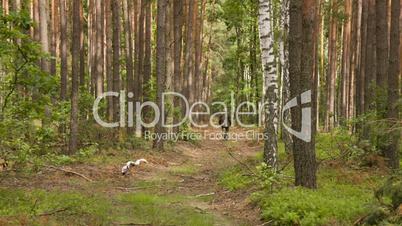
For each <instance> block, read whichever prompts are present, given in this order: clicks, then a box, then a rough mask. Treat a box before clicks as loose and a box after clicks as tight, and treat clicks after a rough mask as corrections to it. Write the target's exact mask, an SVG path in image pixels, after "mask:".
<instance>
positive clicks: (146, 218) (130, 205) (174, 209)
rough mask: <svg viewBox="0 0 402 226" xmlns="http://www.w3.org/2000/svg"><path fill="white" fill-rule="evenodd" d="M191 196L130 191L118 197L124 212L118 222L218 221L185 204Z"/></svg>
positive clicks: (200, 223)
mask: <svg viewBox="0 0 402 226" xmlns="http://www.w3.org/2000/svg"><path fill="white" fill-rule="evenodd" d="M191 199H192V198H189V197H185V196H180V195H170V196H158V195H154V194H147V193H130V194H124V195H121V196H120V197H119V201H120V202H122V203H123V205H124V206H125V210H124V211H126V213H125V214H124V216H122V217H119V218H118V221H119V222H131V223H133V222H132V220H131V221H130V218H132V217H131V216H133V217H134V218H135V224H150V225H188V226H197V225H200V226H201V225H215V223H216V222H217V221H218V219H216V218H215V217H214V216H213V215H210V214H208V213H206V212H202V211H198V210H197V209H195V208H193V207H190V206H188V205H186V202H187V201H190V200H191Z"/></svg>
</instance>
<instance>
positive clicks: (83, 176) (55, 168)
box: [46, 166, 93, 182]
mask: <svg viewBox="0 0 402 226" xmlns="http://www.w3.org/2000/svg"><path fill="white" fill-rule="evenodd" d="M46 167H47V168H50V169H54V170H59V171H62V172H65V173H70V174H74V175H77V176H79V177H82V178H84V179H85V180H87V181H89V182H93V180H92V179H90V178H89V177H87V176H85V175H83V174H81V173H77V172H75V171H72V170H67V169H63V168H59V167H55V166H46Z"/></svg>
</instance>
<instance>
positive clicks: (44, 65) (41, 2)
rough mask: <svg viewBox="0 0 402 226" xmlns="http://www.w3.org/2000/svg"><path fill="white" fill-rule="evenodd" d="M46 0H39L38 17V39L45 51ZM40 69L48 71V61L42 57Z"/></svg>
mask: <svg viewBox="0 0 402 226" xmlns="http://www.w3.org/2000/svg"><path fill="white" fill-rule="evenodd" d="M48 7H49V4H48V0H39V12H40V13H39V15H40V16H39V18H40V41H41V46H42V51H43V52H45V53H49V30H48V26H49V23H48V20H49V11H48ZM41 65H42V70H43V71H45V72H47V73H50V63H49V60H47V59H42V63H41Z"/></svg>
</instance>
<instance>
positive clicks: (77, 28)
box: [69, 0, 81, 154]
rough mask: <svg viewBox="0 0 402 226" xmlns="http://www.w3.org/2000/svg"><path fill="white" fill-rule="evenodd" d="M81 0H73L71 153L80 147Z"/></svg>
mask: <svg viewBox="0 0 402 226" xmlns="http://www.w3.org/2000/svg"><path fill="white" fill-rule="evenodd" d="M80 4H81V1H80V0H73V10H72V12H73V37H72V53H71V55H72V83H71V119H70V142H69V154H74V153H75V152H76V151H77V149H78V123H79V122H78V120H79V118H78V115H79V106H78V97H79V93H78V91H79V76H80V74H79V73H80V62H79V61H80V33H81V24H80Z"/></svg>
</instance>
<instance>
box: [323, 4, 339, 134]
mask: <svg viewBox="0 0 402 226" xmlns="http://www.w3.org/2000/svg"><path fill="white" fill-rule="evenodd" d="M337 12H338V6H337V0H331V15H330V28H329V40H328V43H329V44H328V64H329V66H328V72H327V84H326V85H327V109H326V116H325V130H326V131H330V130H332V129H333V128H334V126H335V95H336V89H335V86H336V74H337V70H336V69H337V59H338V57H337V48H336V43H337V37H338V32H337V31H338V24H337V19H336V14H337Z"/></svg>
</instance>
